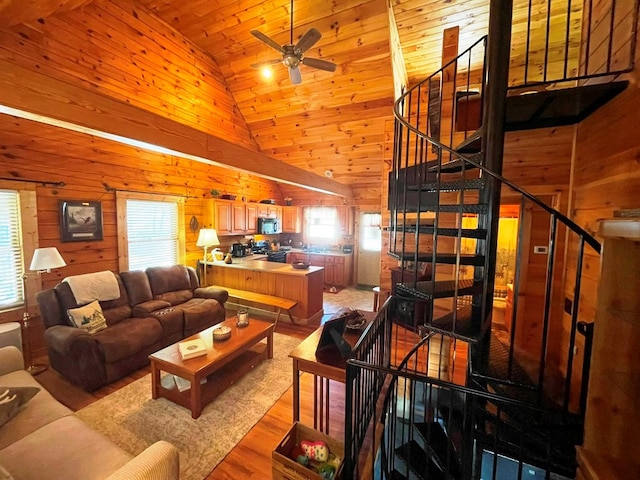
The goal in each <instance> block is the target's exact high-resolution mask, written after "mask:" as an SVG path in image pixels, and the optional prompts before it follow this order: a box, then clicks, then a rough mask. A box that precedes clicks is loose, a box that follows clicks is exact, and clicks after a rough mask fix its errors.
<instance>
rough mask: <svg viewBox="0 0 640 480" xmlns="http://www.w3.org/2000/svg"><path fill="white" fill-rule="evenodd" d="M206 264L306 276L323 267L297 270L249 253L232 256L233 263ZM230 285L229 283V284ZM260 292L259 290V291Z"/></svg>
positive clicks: (287, 264) (285, 264)
mask: <svg viewBox="0 0 640 480" xmlns="http://www.w3.org/2000/svg"><path fill="white" fill-rule="evenodd" d="M207 265H208V266H213V267H220V268H235V269H240V270H256V271H261V272H272V273H277V274H281V275H295V276H303V277H305V276H307V275H309V274H311V273H314V272H318V271H320V270H324V268H323V267H314V266H310V267H309V268H307V269H305V270H297V269H295V268H293V267H292V266H291V264H289V263H278V262H269V261H267V256H266V255H249V256H247V257H239V258H234V259H233V263H224V261H223V260H216V261H213V262H207ZM229 286H230V285H229ZM260 293H261V292H260Z"/></svg>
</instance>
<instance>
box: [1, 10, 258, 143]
mask: <svg viewBox="0 0 640 480" xmlns="http://www.w3.org/2000/svg"><path fill="white" fill-rule="evenodd" d="M121 4H122V2H120V3H118V4H116V3H114V2H111V1H109V0H97V1H95V2H92V3H91V4H89V5H86V6H85V7H83V8H79V9H76V10H72V11H70V12H66V13H62V14H59V15H55V16H52V17H48V18H46V19H44V20H41V21H37V22H31V23H27V24H20V25H17V26H15V27H11V28H9V29H5V30H0V59H2V60H7V61H10V62H12V63H13V64H15V65H17V66H22V67H24V68H27V69H29V70H34V71H37V72H39V73H41V74H45V75H47V76H50V77H52V78H55V79H58V80H61V81H64V82H67V83H69V84H70V85H74V86H78V87H81V88H85V89H89V90H92V91H95V92H97V93H100V94H102V95H105V96H108V97H111V98H114V99H116V100H119V101H122V102H126V103H128V104H131V105H133V106H136V107H139V108H142V109H144V110H148V111H151V112H153V113H155V114H157V115H161V116H164V117H167V118H170V119H172V120H175V121H177V122H179V123H183V124H185V125H188V126H190V127H193V128H196V129H199V130H202V131H204V132H206V133H209V134H211V135H214V136H217V137H220V138H225V139H227V140H229V141H232V142H234V143H236V144H239V145H243V146H245V147H247V148H251V149H253V150H257V146H256V143H255V141H254V139H253V138H252V136H251V134H250V131H249V128H248V127H247V125H246V122H245V121H244V118H243V117H242V115H241V114H240V113H239V110H238V108H237V106H236V103H235V101H234V99H233V97H232V96H231V94H230V92H229V90H228V88H227V85H226V83H225V81H224V79H223V77H222V75H221V73H220V70H219V68H218V67H217V65H216V64H215V62H214V61H213V60H212V59H211V58H210V57H208V56H207V55H205V54H204V53H202V52H201V51H200V50H199V49H198V48H197V47H196V46H194V45H193V44H191V43H190V42H189V41H188V40H186V39H185V38H184V37H183V36H181V35H180V34H178V33H177V32H175V31H174V30H172V29H171V28H170V27H169V26H167V25H166V24H165V23H163V22H162V21H160V20H159V19H157V18H156V17H154V16H153V15H150V14H148V13H147V12H146V11H145V10H144V9H142V8H140V7H134V6H133V4H132V3H131V4H127V3H126V2H125V3H124V4H125V5H128V8H123V7H121ZM16 81H19V78H16ZM42 88H43V89H44V90H46V85H42Z"/></svg>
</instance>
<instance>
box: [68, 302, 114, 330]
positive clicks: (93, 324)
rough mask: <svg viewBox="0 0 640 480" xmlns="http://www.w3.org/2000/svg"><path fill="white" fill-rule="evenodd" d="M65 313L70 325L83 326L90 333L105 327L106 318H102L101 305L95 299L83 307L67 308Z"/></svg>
mask: <svg viewBox="0 0 640 480" xmlns="http://www.w3.org/2000/svg"><path fill="white" fill-rule="evenodd" d="M67 315H68V316H69V320H70V321H71V325H73V326H75V327H78V328H84V329H85V330H86V331H87V332H89V333H90V334H94V333H96V332H99V331H100V330H104V329H105V328H107V319H106V318H104V314H103V313H102V307H100V303H99V302H98V301H97V300H95V301H93V302H91V303H88V304H87V305H85V306H83V307H79V308H70V309H69V310H67Z"/></svg>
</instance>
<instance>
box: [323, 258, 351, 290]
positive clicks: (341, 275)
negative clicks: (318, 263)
mask: <svg viewBox="0 0 640 480" xmlns="http://www.w3.org/2000/svg"><path fill="white" fill-rule="evenodd" d="M345 273H346V269H345V257H338V256H327V257H326V258H325V264H324V280H325V284H326V285H335V286H338V287H346V286H347V285H349V279H348V278H347V277H346V275H345Z"/></svg>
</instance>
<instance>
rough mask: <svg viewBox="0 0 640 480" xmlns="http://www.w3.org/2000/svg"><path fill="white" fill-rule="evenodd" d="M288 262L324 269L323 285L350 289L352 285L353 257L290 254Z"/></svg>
mask: <svg viewBox="0 0 640 480" xmlns="http://www.w3.org/2000/svg"><path fill="white" fill-rule="evenodd" d="M287 262H288V263H293V262H305V263H309V264H311V265H313V266H314V267H323V268H324V280H323V283H324V284H325V285H326V286H329V287H332V286H336V287H348V286H349V285H350V284H351V271H352V264H353V256H352V255H327V254H314V253H311V254H309V253H304V252H302V253H301V252H289V254H288V255H287Z"/></svg>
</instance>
